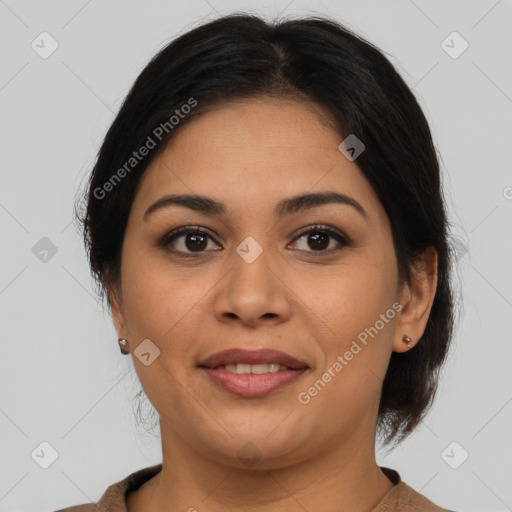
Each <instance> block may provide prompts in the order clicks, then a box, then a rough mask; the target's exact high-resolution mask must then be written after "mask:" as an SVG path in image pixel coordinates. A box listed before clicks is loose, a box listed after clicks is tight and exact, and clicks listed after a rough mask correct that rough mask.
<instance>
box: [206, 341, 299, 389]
mask: <svg viewBox="0 0 512 512" xmlns="http://www.w3.org/2000/svg"><path fill="white" fill-rule="evenodd" d="M237 363H241V364H264V363H265V364H272V363H274V364H279V365H282V366H287V367H288V368H289V369H288V370H280V371H278V372H275V373H265V374H260V375H255V374H243V375H239V374H237V373H233V372H230V371H228V370H226V369H222V368H218V367H219V366H224V365H227V364H237ZM198 366H199V367H200V368H201V369H202V370H203V371H204V372H205V373H206V374H207V375H208V377H209V378H210V379H211V380H212V381H213V382H214V383H215V384H216V385H218V386H219V387H221V388H222V389H224V390H226V391H230V392H231V393H234V394H236V395H239V396H243V397H247V398H253V397H254V398H255V397H261V396H265V395H267V394H269V393H271V392H272V391H276V390H278V389H280V388H282V387H284V386H286V385H288V384H290V383H292V382H293V381H295V380H297V379H298V378H300V376H301V375H302V374H303V373H304V372H305V371H306V370H307V369H308V368H309V367H308V366H307V364H306V363H304V362H302V361H299V360H298V359H296V358H295V357H293V356H291V355H289V354H285V353H284V352H280V351H279V350H273V349H261V350H244V349H238V348H237V349H230V350H223V351H222V352H217V353H216V354H213V355H212V356H210V357H208V358H206V359H204V360H202V361H201V362H200V363H199V364H198Z"/></svg>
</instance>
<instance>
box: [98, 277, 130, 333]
mask: <svg viewBox="0 0 512 512" xmlns="http://www.w3.org/2000/svg"><path fill="white" fill-rule="evenodd" d="M103 284H104V286H105V290H106V291H107V295H108V298H109V302H110V311H111V314H112V322H113V324H114V327H115V329H116V331H117V336H118V338H126V337H127V336H128V330H127V327H126V316H125V314H124V306H123V295H122V290H121V285H120V284H119V283H114V282H112V281H111V280H110V279H109V278H108V277H105V278H104V279H103Z"/></svg>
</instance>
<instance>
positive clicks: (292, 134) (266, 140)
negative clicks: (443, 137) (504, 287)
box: [63, 15, 453, 512]
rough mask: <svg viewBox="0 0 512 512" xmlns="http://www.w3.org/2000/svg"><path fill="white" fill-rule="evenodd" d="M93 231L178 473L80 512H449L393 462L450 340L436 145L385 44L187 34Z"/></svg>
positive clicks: (132, 95)
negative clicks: (383, 462) (387, 458)
mask: <svg viewBox="0 0 512 512" xmlns="http://www.w3.org/2000/svg"><path fill="white" fill-rule="evenodd" d="M81 220H82V222H83V227H84V235H85V242H86V246H87V248H88V251H89V258H90V265H91V270H92V272H93V275H94V276H95V277H96V278H97V280H98V283H99V285H100V286H101V287H102V290H103V291H104V292H105V296H106V298H107V301H108V304H109V306H110V308H111V311H112V318H113V322H114V324H115V327H116V330H117V333H118V335H119V344H120V348H121V352H122V353H123V354H130V353H131V354H132V357H133V363H134V365H135V369H136V371H137V374H138V377H139V379H140V382H141V384H142V387H143V390H144V392H145V394H146V395H147V397H148V398H149V400H150V402H151V403H152V404H153V406H154V407H155V409H156V411H157V412H158V415H159V421H160V430H161V437H162V453H163V461H162V464H158V465H156V466H152V467H149V468H144V469H142V470H140V471H138V472H136V473H134V474H132V475H130V476H128V477H127V478H125V479H124V480H122V481H121V482H118V483H116V484H113V485H111V486H110V487H109V488H108V489H107V490H106V491H105V493H104V495H103V497H102V498H101V500H100V501H99V502H98V504H97V505H96V506H94V505H93V504H88V505H87V504H85V505H80V506H76V507H71V508H67V509H63V510H66V511H75V512H78V511H88V510H102V511H103V510H104V511H107V510H116V511H117V510H126V511H129V512H140V511H145V512H163V511H164V510H165V511H169V510H173V511H178V510H183V511H186V510H188V511H195V510H197V511H200V512H204V511H220V510H222V511H223V512H227V511H235V510H236V511H238V510H251V511H254V512H256V511H264V510H265V511H267V510H271V511H297V510H301V511H304V510H307V511H322V512H330V511H336V512H348V511H350V512H370V511H373V512H377V511H378V512H388V511H412V510H414V511H429V512H430V511H443V510H446V509H443V508H441V507H440V506H438V505H436V504H434V503H432V502H431V501H429V500H428V498H427V497H425V496H422V495H421V494H419V493H417V492H416V491H415V490H413V489H412V488H411V487H409V486H408V485H407V484H406V483H405V482H404V481H402V480H401V477H400V475H399V474H398V473H397V472H396V471H394V470H392V469H390V468H381V467H379V466H378V465H377V463H376V460H375V441H376V438H377V437H378V438H379V440H381V441H382V442H383V443H384V444H387V445H391V444H398V443H399V442H400V441H402V440H403V439H405V438H406V437H407V436H408V435H409V434H410V433H411V432H412V431H413V430H414V428H415V427H416V426H417V425H418V424H419V422H420V421H421V419H422V418H423V416H424V414H425V412H426V411H427V409H428V408H429V406H430V405H431V403H432V400H433V398H434V394H435V390H436V386H437V376H438V371H439V369H440V366H441V365H442V363H443V361H444V360H445V358H446V355H447V351H448V347H449V343H450V340H451V336H452V330H453V329H452V324H453V321H452V291H451V288H450V275H449V268H450V251H449V247H448V242H447V239H448V232H447V220H446V213H445V207H444V201H443V196H442V191H441V186H440V176H439V166H438V161H437V157H436V152H435V149H434V146H433V143H432V138H431V134H430V131H429V127H428V124H427V122H426V120H425V117H424V115H423V113H422V111H421V109H420V107H419V105H418V103H417V101H416V100H415V98H414V96H413V94H412V93H411V91H410V90H409V89H408V87H407V86H406V84H405V83H404V82H403V80H402V79H401V78H400V77H399V75H398V74H397V72H396V71H395V70H394V68H393V67H392V65H391V64H390V63H389V61H388V60H387V59H386V58H385V57H384V56H383V55H382V53H381V52H380V51H379V50H377V49H376V48H375V47H373V46H372V45H370V44H369V43H368V42H366V41H364V40H362V39H361V38H359V37H358V36H356V35H354V34H353V33H351V32H350V31H348V30H347V29H345V28H344V27H342V26H341V25H339V24H337V23H335V22H333V21H329V20H326V19H320V18H307V19H301V20H292V21H283V22H276V23H275V24H267V23H266V22H264V21H263V20H262V19H260V18H258V17H255V16H249V15H231V16H226V17H223V18H220V19H218V20H215V21H213V22H210V23H207V24H205V25H203V26H200V27H198V28H196V29H194V30H192V31H190V32H188V33H186V34H184V35H182V36H181V37H179V38H178V39H176V40H175V41H173V42H172V43H170V44H169V45H168V46H166V47H165V48H164V49H162V50H161V51H160V52H159V53H158V55H156V56H155V57H154V58H153V59H152V61H151V62H150V63H149V64H148V65H147V67H146V68H145V69H144V70H143V71H142V73H141V74H140V76H139V77H138V78H137V80H136V82H135V84H134V85H133V88H132V89H131V91H130V92H129V94H128V96H127V98H126V100H125V102H124V104H123V106H122V108H121V110H120V112H119V114H118V115H117V117H116V119H115V120H114V122H113V124H112V126H111V127H110V129H109V131H108V133H107V135H106V137H105V140H104V142H103V145H102V147H101V149H100V152H99V155H98V159H97V162H96V165H95V167H94V169H93V172H92V175H91V179H90V183H89V188H88V195H87V201H86V210H85V212H84V214H83V217H82V219H81Z"/></svg>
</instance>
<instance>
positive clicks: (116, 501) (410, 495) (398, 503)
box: [55, 464, 450, 512]
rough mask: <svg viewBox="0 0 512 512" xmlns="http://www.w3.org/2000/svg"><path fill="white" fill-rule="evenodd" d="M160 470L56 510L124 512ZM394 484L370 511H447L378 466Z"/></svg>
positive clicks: (140, 474)
mask: <svg viewBox="0 0 512 512" xmlns="http://www.w3.org/2000/svg"><path fill="white" fill-rule="evenodd" d="M161 469H162V464H157V465H155V466H150V467H147V468H144V469H140V470H139V471H136V472H135V473H132V474H131V475H128V476H127V477H126V478H125V479H123V480H121V481H120V482H117V483H115V484H112V485H111V486H109V487H108V488H107V490H106V491H105V493H104V494H103V496H102V497H101V499H100V501H98V503H96V505H95V504H94V503H86V504H83V505H75V506H73V507H68V508H63V509H60V510H57V511H55V512H127V511H126V495H127V494H128V493H129V492H131V491H135V490H136V489H138V488H139V487H141V486H142V484H144V483H145V482H147V481H148V480H150V479H151V478H153V477H154V476H155V475H156V474H157V473H158V472H160V470H161ZM381 469H382V471H383V472H384V473H385V475H386V476H387V477H388V478H389V479H390V480H391V481H392V482H393V483H394V484H395V486H394V487H393V488H392V489H391V490H390V491H389V492H388V493H387V494H386V496H384V498H382V500H381V501H380V502H379V504H378V505H377V506H376V507H375V508H374V509H373V510H371V511H370V512H450V511H449V510H447V509H445V508H441V507H438V506H437V505H435V504H434V503H432V502H431V501H429V500H428V499H427V498H425V496H423V495H421V494H419V493H417V492H416V491H415V490H414V489H412V488H411V487H409V486H408V485H407V484H406V483H405V482H402V480H401V478H400V475H399V474H398V472H397V471H395V470H393V469H389V468H381Z"/></svg>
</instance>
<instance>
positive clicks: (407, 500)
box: [398, 482, 455, 512]
mask: <svg viewBox="0 0 512 512" xmlns="http://www.w3.org/2000/svg"><path fill="white" fill-rule="evenodd" d="M400 485H401V486H402V488H401V489H400V494H399V499H398V510H399V511H400V512H402V511H403V512H455V511H452V510H448V509H446V508H442V507H440V506H439V505H436V504H435V503H433V502H432V501H430V500H429V499H428V498H427V497H426V496H423V494H420V493H419V492H416V491H415V490H414V489H413V488H412V487H409V486H408V485H407V484H406V483H404V482H401V484H400Z"/></svg>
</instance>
